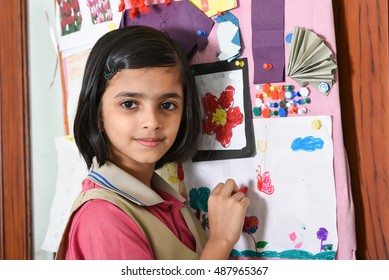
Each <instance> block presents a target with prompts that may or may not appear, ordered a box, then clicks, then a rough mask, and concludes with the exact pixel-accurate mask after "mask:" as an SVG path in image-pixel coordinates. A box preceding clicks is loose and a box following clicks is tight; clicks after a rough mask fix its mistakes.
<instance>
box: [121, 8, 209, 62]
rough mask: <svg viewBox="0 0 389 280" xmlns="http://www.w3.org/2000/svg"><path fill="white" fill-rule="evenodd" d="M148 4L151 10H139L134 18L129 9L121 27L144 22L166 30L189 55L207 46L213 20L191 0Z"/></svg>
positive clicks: (189, 56)
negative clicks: (144, 11)
mask: <svg viewBox="0 0 389 280" xmlns="http://www.w3.org/2000/svg"><path fill="white" fill-rule="evenodd" d="M148 7H149V10H150V12H149V13H148V14H138V15H137V17H136V18H134V19H131V18H130V17H129V13H130V10H125V11H124V12H123V17H122V21H121V23H120V27H123V26H129V25H142V26H150V27H154V28H156V29H158V30H161V31H164V32H166V33H167V34H168V35H169V36H170V38H172V40H173V41H175V42H176V43H177V44H178V45H179V46H180V47H181V49H182V50H183V52H184V54H186V55H187V57H188V58H191V57H192V56H193V54H194V53H195V51H196V50H200V51H201V50H203V49H205V47H206V46H207V44H208V35H209V33H210V31H211V29H212V26H213V24H214V22H213V20H212V19H210V18H209V17H208V16H207V15H205V14H204V13H203V12H202V11H201V10H199V9H198V8H197V7H196V6H194V5H193V4H192V3H190V2H189V1H188V0H184V1H178V2H177V1H172V2H171V3H170V5H168V6H166V5H165V4H156V5H151V6H148Z"/></svg>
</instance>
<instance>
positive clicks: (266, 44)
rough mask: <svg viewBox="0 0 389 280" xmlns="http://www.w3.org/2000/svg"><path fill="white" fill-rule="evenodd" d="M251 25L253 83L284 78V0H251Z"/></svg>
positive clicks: (271, 81)
mask: <svg viewBox="0 0 389 280" xmlns="http://www.w3.org/2000/svg"><path fill="white" fill-rule="evenodd" d="M251 25H252V52H253V59H254V84H264V83H278V82H284V81H285V75H284V69H285V50H284V0H252V1H251ZM264 64H271V65H272V68H271V69H270V70H269V69H264V68H263V65H264Z"/></svg>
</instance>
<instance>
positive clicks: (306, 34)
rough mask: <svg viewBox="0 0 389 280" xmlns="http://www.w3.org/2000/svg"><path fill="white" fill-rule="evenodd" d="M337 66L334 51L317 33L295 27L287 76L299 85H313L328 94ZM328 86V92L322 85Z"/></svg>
mask: <svg viewBox="0 0 389 280" xmlns="http://www.w3.org/2000/svg"><path fill="white" fill-rule="evenodd" d="M336 68H337V65H336V63H335V59H334V58H333V54H332V51H331V50H330V48H328V46H327V45H326V44H325V42H324V40H323V39H322V38H320V37H319V36H318V35H317V34H316V33H315V32H313V31H310V30H308V29H305V28H301V27H295V28H294V30H293V35H292V42H291V45H290V50H289V60H288V68H287V75H288V76H289V77H290V78H292V79H293V80H295V81H296V82H297V83H298V84H299V85H301V86H306V85H308V84H309V85H311V86H313V87H315V88H316V89H317V90H319V91H321V92H323V93H325V94H328V93H329V90H330V88H331V87H332V85H333V83H334V76H335V70H336ZM323 84H326V85H328V87H327V91H325V90H323V87H322V85H323Z"/></svg>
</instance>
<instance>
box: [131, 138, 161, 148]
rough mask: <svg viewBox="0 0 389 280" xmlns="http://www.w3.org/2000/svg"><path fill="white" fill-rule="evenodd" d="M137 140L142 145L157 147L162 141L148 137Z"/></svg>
mask: <svg viewBox="0 0 389 280" xmlns="http://www.w3.org/2000/svg"><path fill="white" fill-rule="evenodd" d="M136 141H137V142H138V143H139V144H141V145H142V146H145V147H148V148H153V147H156V146H158V145H159V144H160V143H161V142H162V140H161V139H148V138H142V139H137V140H136Z"/></svg>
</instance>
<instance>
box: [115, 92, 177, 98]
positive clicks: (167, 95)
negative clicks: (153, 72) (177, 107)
mask: <svg viewBox="0 0 389 280" xmlns="http://www.w3.org/2000/svg"><path fill="white" fill-rule="evenodd" d="M121 97H132V98H140V99H142V98H144V94H142V93H136V92H126V91H122V92H120V93H119V94H118V95H116V96H115V98H121ZM168 98H175V99H182V97H181V96H180V95H179V94H178V93H175V92H169V93H164V94H162V95H161V96H160V97H159V99H168Z"/></svg>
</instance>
